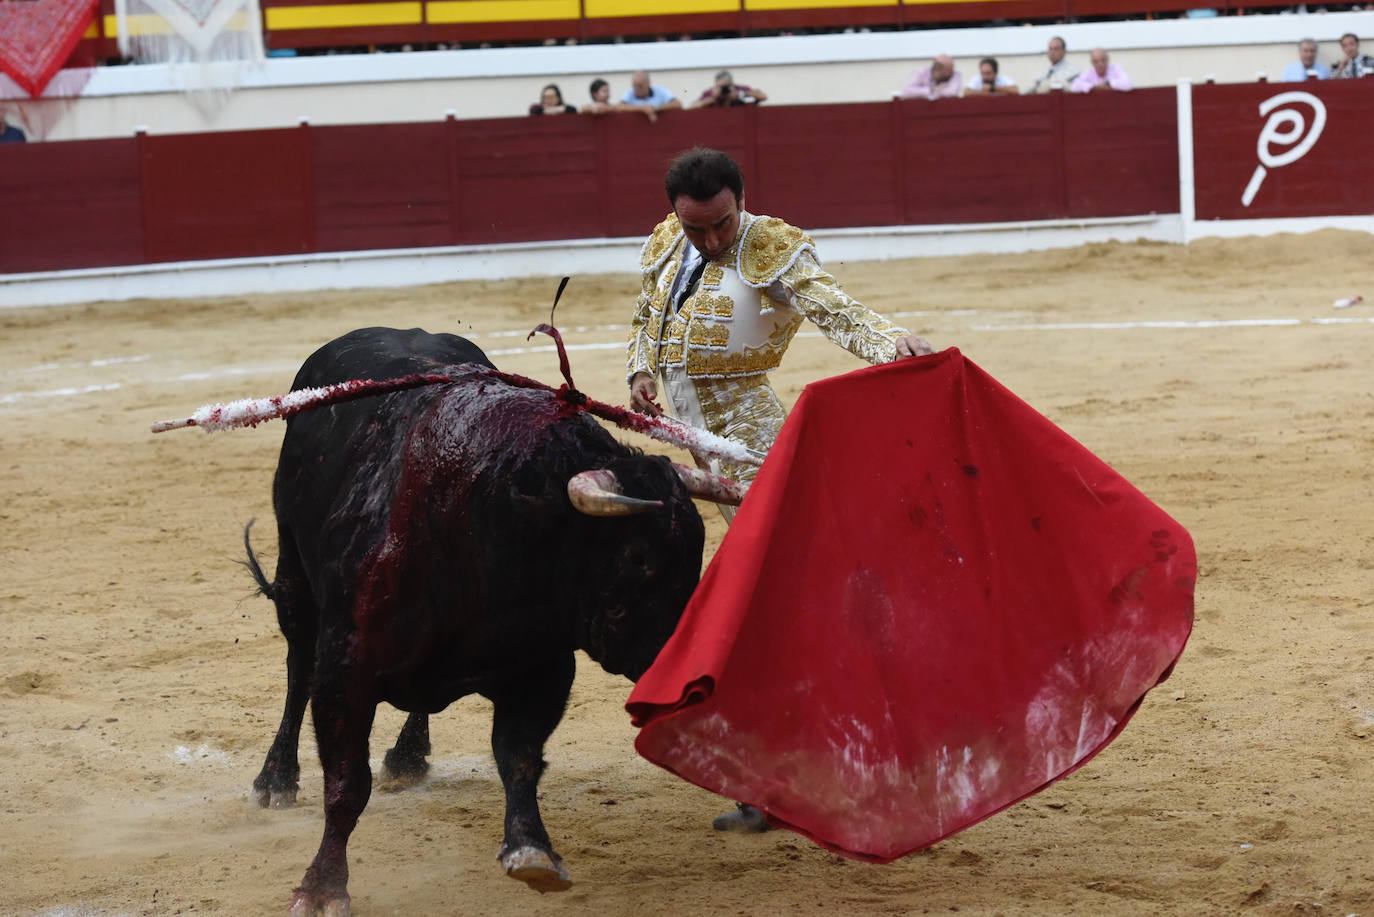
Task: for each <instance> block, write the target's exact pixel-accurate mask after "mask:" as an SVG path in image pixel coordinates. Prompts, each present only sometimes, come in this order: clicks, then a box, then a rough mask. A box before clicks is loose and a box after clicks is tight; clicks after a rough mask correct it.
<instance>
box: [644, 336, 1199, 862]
mask: <svg viewBox="0 0 1374 917" xmlns="http://www.w3.org/2000/svg"><path fill="white" fill-rule="evenodd" d="M1196 574H1197V560H1196V555H1195V554H1194V552H1193V544H1192V540H1191V539H1190V538H1189V536H1188V533H1187V532H1186V531H1184V529H1183V527H1182V526H1181V525H1179V524H1178V523H1177V522H1175V521H1174V520H1173V519H1171V518H1170V517H1169V516H1168V515H1167V514H1165V513H1164V512H1163V511H1162V510H1161V509H1159V507H1157V506H1155V505H1154V504H1153V503H1151V502H1150V501H1149V500H1148V499H1147V498H1146V497H1145V496H1144V495H1143V494H1141V493H1140V492H1139V491H1138V490H1136V489H1135V488H1134V487H1132V486H1131V485H1130V484H1129V483H1128V482H1127V481H1126V480H1125V479H1123V478H1122V477H1121V476H1120V475H1119V474H1117V473H1116V472H1114V471H1113V470H1112V469H1111V468H1109V467H1107V465H1106V464H1104V463H1103V462H1102V461H1101V460H1100V459H1098V458H1096V457H1095V456H1093V455H1092V453H1090V452H1088V450H1087V449H1085V448H1083V446H1081V445H1080V444H1079V443H1077V442H1076V441H1074V440H1073V439H1072V438H1071V437H1070V436H1069V435H1068V434H1066V433H1065V432H1064V431H1062V430H1060V429H1059V428H1058V427H1056V426H1055V425H1054V424H1052V423H1051V422H1050V421H1048V420H1046V419H1045V418H1044V417H1043V416H1041V415H1040V414H1039V413H1037V412H1036V411H1035V410H1034V409H1032V408H1031V407H1029V406H1028V405H1027V404H1026V403H1025V402H1023V401H1021V400H1020V399H1019V398H1017V397H1016V396H1015V395H1013V394H1012V393H1011V392H1010V391H1008V390H1007V389H1006V388H1004V387H1003V386H1002V385H1000V384H999V383H998V382H997V381H996V380H994V379H992V378H991V377H990V376H988V375H987V374H986V373H985V372H983V371H982V370H980V369H979V368H978V367H977V366H975V365H974V364H973V363H971V362H969V361H968V360H966V359H965V358H964V357H963V355H962V354H960V353H959V351H957V350H954V349H950V350H946V351H945V352H943V353H940V354H936V355H933V356H929V357H924V358H920V359H911V360H904V361H900V362H897V363H891V364H887V365H884V366H877V367H872V368H869V369H863V370H859V371H857V372H854V373H850V374H849V375H845V376H840V377H837V378H834V379H827V380H825V381H822V382H818V383H815V384H813V385H810V386H808V387H807V388H806V390H805V391H804V392H802V395H801V398H800V399H799V400H798V401H797V405H796V407H795V409H794V410H793V411H792V413H791V415H790V416H789V417H788V419H787V422H786V424H785V425H784V426H783V429H782V432H781V434H780V435H779V436H778V440H777V442H776V444H775V445H774V446H773V449H772V450H771V452H770V453H769V456H768V461H767V462H766V463H765V464H764V466H763V468H762V469H761V470H760V472H759V476H758V479H757V480H756V481H755V482H754V484H753V486H752V488H751V489H750V492H749V495H748V497H747V498H746V499H745V501H744V504H743V505H742V506H741V507H740V511H739V513H738V515H737V516H736V517H735V519H734V522H733V524H732V525H731V527H730V530H729V532H728V534H727V535H726V538H725V540H724V542H723V543H722V544H721V546H720V549H719V550H718V551H717V552H716V555H715V558H714V559H713V560H712V562H711V565H710V567H709V568H708V569H707V570H706V573H705V575H704V576H703V577H702V581H701V585H700V586H699V587H698V589H697V591H696V593H695V595H693V597H692V600H691V602H690V603H689V604H688V606H687V610H686V612H685V613H684V614H683V618H682V621H681V623H680V624H679V626H678V628H677V631H676V633H675V634H674V635H673V637H672V639H671V640H670V641H669V642H668V644H667V646H665V647H664V649H663V651H662V653H660V654H659V657H658V659H657V661H656V662H655V663H654V665H653V667H652V668H651V669H650V670H649V671H648V672H647V673H646V674H645V675H644V677H643V678H641V679H640V681H639V683H638V684H637V685H636V686H635V689H634V692H633V693H632V694H631V696H630V699H629V702H628V703H627V705H626V706H627V709H628V710H629V711H630V714H631V717H632V718H633V720H634V722H635V724H636V725H638V726H641V727H642V729H641V731H640V733H639V736H638V737H637V739H636V741H635V747H636V748H637V749H638V750H639V752H640V754H642V755H643V756H644V757H646V758H648V759H649V760H650V761H653V762H654V763H656V764H658V765H660V766H662V767H664V768H667V769H668V770H670V771H672V772H673V773H675V774H677V775H678V776H680V777H683V778H684V779H686V780H689V781H691V782H692V783H695V784H697V785H699V786H702V787H705V788H706V789H709V790H712V791H714V792H717V793H720V794H721V795H723V796H727V797H729V798H731V799H737V800H740V801H744V802H749V803H751V804H753V805H755V806H758V807H759V808H761V809H762V810H763V811H764V812H766V813H767V815H768V816H769V818H770V820H772V821H773V822H775V823H776V824H779V825H782V826H784V827H788V828H791V829H792V830H794V831H798V832H800V833H802V834H805V835H807V836H808V837H810V838H811V839H812V840H814V841H816V842H817V843H819V844H821V845H823V846H825V847H829V848H831V849H833V850H836V851H838V852H840V853H843V854H846V855H848V856H852V857H856V858H859V859H866V860H874V861H879V862H886V861H889V860H893V859H896V858H897V857H900V856H903V855H905V854H907V853H910V852H912V851H914V850H919V849H921V848H923V847H927V846H929V845H930V844H933V843H935V842H936V841H938V840H940V839H941V838H944V837H947V836H949V835H950V834H953V833H954V832H956V831H959V830H961V829H963V828H967V827H968V826H969V825H972V824H974V823H976V822H978V821H981V820H982V819H984V818H987V817H988V816H989V815H992V814H994V813H995V812H998V811H999V810H1001V809H1003V808H1005V807H1007V806H1009V805H1011V804H1012V803H1014V802H1016V801H1017V800H1019V799H1022V798H1024V797H1026V796H1028V795H1030V794H1032V793H1034V792H1036V791H1037V790H1040V789H1042V788H1044V787H1045V786H1047V785H1048V784H1050V783H1052V782H1053V781H1055V780H1057V779H1059V778H1060V777H1063V776H1064V775H1065V774H1068V773H1069V772H1070V771H1073V770H1074V769H1076V768H1078V767H1079V766H1081V765H1082V764H1083V763H1085V762H1086V761H1087V760H1088V759H1089V758H1091V757H1092V756H1093V755H1095V754H1096V753H1097V752H1099V751H1101V750H1102V749H1103V748H1104V747H1105V746H1106V745H1107V743H1108V742H1110V741H1111V740H1112V739H1113V738H1114V737H1115V736H1116V735H1117V733H1118V732H1120V731H1121V729H1122V727H1124V726H1125V725H1126V721H1127V720H1128V719H1130V717H1131V715H1132V714H1133V713H1134V712H1135V710H1136V708H1137V707H1138V706H1139V704H1140V702H1141V700H1142V698H1143V697H1144V695H1145V693H1146V692H1147V691H1149V690H1150V688H1152V687H1154V686H1155V685H1156V684H1158V683H1159V682H1160V681H1162V680H1163V679H1164V678H1165V677H1167V675H1168V673H1169V670H1170V668H1171V667H1172V666H1173V664H1174V662H1175V661H1176V660H1177V659H1178V657H1179V654H1180V653H1182V651H1183V645H1184V643H1185V642H1186V640H1187V638H1188V633H1189V631H1190V630H1191V628H1192V617H1193V584H1194V581H1195V579H1196Z"/></svg>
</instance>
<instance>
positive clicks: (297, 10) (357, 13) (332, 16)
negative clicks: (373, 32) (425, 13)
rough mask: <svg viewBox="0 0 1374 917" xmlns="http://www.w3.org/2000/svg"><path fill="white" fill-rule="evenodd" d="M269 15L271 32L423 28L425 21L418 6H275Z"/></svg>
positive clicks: (267, 11)
mask: <svg viewBox="0 0 1374 917" xmlns="http://www.w3.org/2000/svg"><path fill="white" fill-rule="evenodd" d="M265 12H266V14H267V28H268V30H269V31H286V30H289V29H338V28H346V27H349V26H368V25H372V26H376V25H419V24H420V23H421V22H422V21H423V18H422V15H421V4H420V3H418V2H407V3H348V4H337V5H329V6H272V7H268V8H267V9H266V10H265Z"/></svg>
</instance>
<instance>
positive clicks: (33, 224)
mask: <svg viewBox="0 0 1374 917" xmlns="http://www.w3.org/2000/svg"><path fill="white" fill-rule="evenodd" d="M1174 113H1175V103H1174V92H1173V90H1171V89H1146V90H1140V91H1136V92H1133V93H1130V94H1129V95H1124V94H1117V95H1112V96H1069V95H1062V94H1055V95H1050V96H1038V97H1037V96H1030V97H1024V98H1023V97H1009V98H998V99H964V100H945V101H941V102H924V101H913V102H892V103H868V104H859V105H805V106H779V107H768V106H763V107H752V106H751V107H747V108H737V109H726V110H703V111H693V112H670V113H667V114H665V115H663V116H661V117H660V118H659V120H658V121H657V122H656V123H651V122H649V121H648V120H647V119H645V118H644V117H642V116H640V115H637V114H619V115H611V116H606V117H600V118H592V117H584V116H567V117H553V118H501V119H491V120H472V121H458V120H452V119H451V120H448V121H445V122H440V123H431V124H387V125H365V126H364V125H360V126H342V127H318V128H312V127H301V128H295V129H288V130H274V131H243V132H230V133H203V134H183V135H174V136H152V137H139V138H136V139H134V140H119V141H90V142H75V143H61V144H32V145H7V146H5V147H0V199H5V200H8V201H10V202H12V203H11V207H12V208H15V209H17V213H15V214H12V217H17V218H10V219H7V220H6V221H5V222H4V224H3V226H0V272H8V273H13V272H19V271H33V270H50V269H60V268H79V267H93V266H102V265H111V264H134V263H140V262H158V261H180V260H200V259H207V258H231V257H245V256H256V255H277V254H295V253H301V252H312V251H350V250H365V249H390V248H414V247H424V246H438V245H454V244H483V243H504V242H528V241H536V240H547V239H570V238H597V237H624V236H640V235H643V234H645V233H647V232H648V230H649V229H650V228H651V227H652V226H653V225H654V224H655V223H656V222H657V221H658V220H659V219H661V218H662V217H663V215H664V214H665V213H667V211H668V209H669V207H668V202H667V200H666V199H665V197H664V194H663V190H662V189H663V174H664V171H665V168H666V166H667V164H668V162H669V161H670V160H671V159H672V157H673V156H675V155H676V154H677V153H678V152H680V151H681V150H683V149H686V148H688V147H691V146H693V145H695V144H703V145H709V146H716V147H720V148H722V149H725V150H726V151H728V152H729V153H731V155H733V156H735V158H736V159H737V160H738V161H739V163H740V165H741V167H742V168H743V169H744V173H745V176H746V181H747V184H746V188H745V194H746V203H747V205H748V206H749V207H750V208H751V209H753V210H755V211H756V212H760V213H771V214H776V215H778V216H782V217H784V218H786V219H788V220H790V221H791V222H793V223H796V224H797V225H800V226H805V227H808V228H817V229H818V228H825V227H838V226H890V225H904V224H939V223H977V222H989V221H1010V220H1044V219H1053V218H1062V217H1098V216H1117V215H1123V214H1143V213H1168V212H1177V211H1178V209H1179V208H1178V171H1177V170H1178V167H1177V153H1176V141H1175V135H1176V130H1175V124H1174V117H1175V114H1174Z"/></svg>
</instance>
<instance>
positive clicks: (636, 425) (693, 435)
mask: <svg viewBox="0 0 1374 917" xmlns="http://www.w3.org/2000/svg"><path fill="white" fill-rule="evenodd" d="M541 327H543V326H541ZM560 344H561V342H560ZM560 349H561V348H560ZM470 365H471V368H472V369H473V370H474V371H475V372H480V373H483V374H488V375H491V376H494V377H496V378H498V379H501V380H502V381H504V382H508V383H510V384H512V385H518V386H521V387H522V388H539V389H545V390H547V391H551V392H554V394H555V395H556V396H557V397H558V398H559V400H560V401H563V402H564V403H565V404H568V405H570V406H571V407H572V408H574V409H575V410H582V411H587V412H588V413H591V414H593V415H595V416H597V417H600V418H602V419H604V420H608V421H610V422H611V423H614V424H615V425H616V426H618V427H621V428H622V429H626V430H633V431H635V432H636V433H643V434H644V435H645V436H648V437H650V438H652V439H656V440H658V441H659V442H664V443H668V444H670V445H673V446H677V447H679V448H681V449H686V450H687V451H688V452H690V453H692V454H693V455H697V456H702V457H705V458H719V459H724V460H725V461H727V462H739V463H742V464H747V465H761V464H763V455H762V454H761V453H758V452H755V451H754V450H752V449H748V448H746V447H745V446H742V445H740V444H739V443H737V442H735V441H733V440H729V439H726V438H725V437H723V436H717V435H716V434H714V433H712V432H711V431H709V430H702V429H700V428H698V427H693V426H689V425H688V424H685V423H681V422H680V421H676V420H673V419H671V418H669V417H663V416H658V417H650V416H648V415H647V414H640V413H639V412H637V411H631V410H629V409H627V408H621V407H616V406H615V405H611V404H606V403H605V402H601V401H596V400H595V399H592V398H589V397H587V396H586V395H584V394H582V393H581V392H579V391H578V390H577V389H575V388H573V387H572V386H571V385H563V386H561V387H560V388H557V389H555V388H553V387H552V386H550V385H545V384H544V383H543V382H539V381H537V380H534V379H530V378H527V377H525V376H517V375H513V374H511V373H503V372H500V371H499V370H493V369H491V368H489V367H486V366H481V365H479V364H475V363H474V364H470ZM455 381H457V377H454V376H445V375H431V374H422V373H416V374H412V375H409V376H401V377H399V378H396V379H381V380H378V379H351V380H349V381H347V382H339V383H336V384H334V385H326V386H324V387H322V388H303V389H298V390H296V391H294V392H289V393H288V394H285V395H276V396H273V397H270V398H244V399H242V400H240V401H233V402H230V403H228V404H207V405H205V406H204V407H202V408H200V409H199V410H197V411H195V412H194V413H193V414H192V415H191V416H190V417H187V418H184V419H182V420H161V421H158V422H157V423H155V424H153V427H152V430H153V432H154V433H165V432H167V431H168V430H180V429H184V428H186V427H200V428H201V429H202V430H204V431H205V432H206V433H214V432H216V431H219V430H229V429H233V428H235V427H256V426H257V425H258V424H260V423H263V422H265V421H268V420H281V419H285V418H287V417H290V416H291V415H292V414H297V413H300V412H301V411H308V410H311V409H313V408H319V407H324V406H326V405H330V404H337V403H339V402H341V401H351V400H353V399H354V398H366V397H368V396H370V395H385V394H387V393H389V392H397V391H402V390H404V389H410V388H418V387H420V386H424V385H442V384H444V383H448V382H455Z"/></svg>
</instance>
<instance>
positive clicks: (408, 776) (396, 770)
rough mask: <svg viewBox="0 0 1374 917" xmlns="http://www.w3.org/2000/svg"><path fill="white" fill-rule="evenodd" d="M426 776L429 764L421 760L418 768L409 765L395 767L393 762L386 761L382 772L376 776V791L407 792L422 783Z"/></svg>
mask: <svg viewBox="0 0 1374 917" xmlns="http://www.w3.org/2000/svg"><path fill="white" fill-rule="evenodd" d="M389 757H390V756H388V758H389ZM428 776H429V762H428V761H425V760H424V759H423V758H421V759H420V764H419V766H418V767H417V766H415V765H414V764H411V763H406V764H404V765H401V766H396V763H395V762H393V761H390V760H388V761H386V762H385V763H383V765H382V772H381V773H380V774H378V775H377V784H376V789H377V790H378V791H380V792H383V793H395V792H396V791H398V790H408V789H410V788H411V787H413V786H419V785H420V784H422V783H424V782H425V778H426V777H428Z"/></svg>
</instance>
